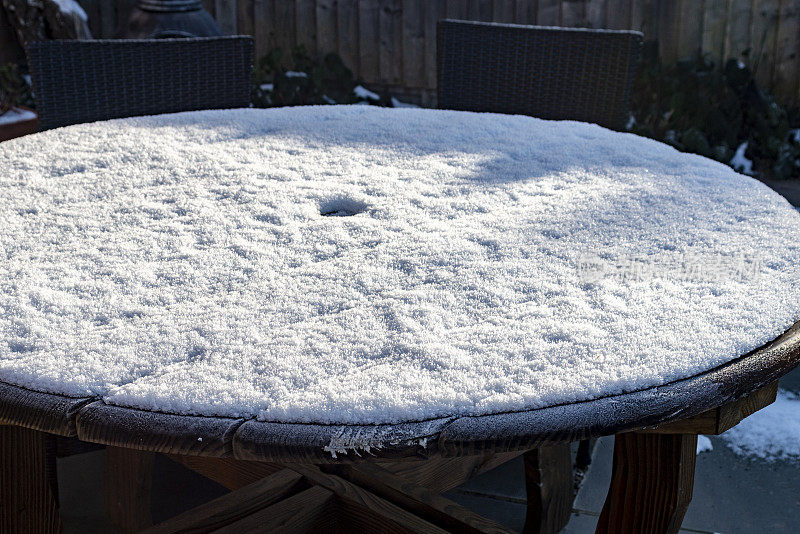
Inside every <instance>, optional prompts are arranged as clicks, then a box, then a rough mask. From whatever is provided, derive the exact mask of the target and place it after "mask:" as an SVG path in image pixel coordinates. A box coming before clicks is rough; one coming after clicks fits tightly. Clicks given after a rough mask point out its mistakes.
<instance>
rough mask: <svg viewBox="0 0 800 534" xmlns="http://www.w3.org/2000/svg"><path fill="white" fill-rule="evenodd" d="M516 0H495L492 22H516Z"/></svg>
mask: <svg viewBox="0 0 800 534" xmlns="http://www.w3.org/2000/svg"><path fill="white" fill-rule="evenodd" d="M515 8H516V6H515V5H514V0H494V3H493V4H492V20H494V21H495V22H506V23H508V22H514V9H515Z"/></svg>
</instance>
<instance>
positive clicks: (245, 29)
mask: <svg viewBox="0 0 800 534" xmlns="http://www.w3.org/2000/svg"><path fill="white" fill-rule="evenodd" d="M236 4H237V10H236V31H237V33H238V34H239V35H253V32H254V30H253V24H254V21H255V18H254V16H253V0H239V1H238V2H236Z"/></svg>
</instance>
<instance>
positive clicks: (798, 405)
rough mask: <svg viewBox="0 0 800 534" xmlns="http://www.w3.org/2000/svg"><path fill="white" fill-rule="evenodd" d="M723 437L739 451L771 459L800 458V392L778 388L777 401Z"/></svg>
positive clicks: (743, 453) (746, 454)
mask: <svg viewBox="0 0 800 534" xmlns="http://www.w3.org/2000/svg"><path fill="white" fill-rule="evenodd" d="M721 437H722V438H723V439H724V440H725V441H726V442H727V444H728V446H729V447H730V448H731V449H733V451H734V452H736V453H737V454H741V455H745V456H754V457H756V458H761V459H763V460H767V461H774V460H800V396H799V395H797V394H795V393H791V392H788V391H783V390H778V398H777V400H776V401H775V402H774V403H773V404H770V405H769V406H767V407H766V408H763V409H762V410H760V411H758V412H756V413H754V414H753V415H751V416H749V417H747V418H746V419H744V420H743V421H742V422H741V423H739V424H738V425H736V426H735V427H733V428H732V429H730V430H728V431H727V432H725V433H724V434H722V435H721Z"/></svg>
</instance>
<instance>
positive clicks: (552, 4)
mask: <svg viewBox="0 0 800 534" xmlns="http://www.w3.org/2000/svg"><path fill="white" fill-rule="evenodd" d="M536 24H539V25H541V26H559V25H560V24H561V2H560V1H559V0H539V12H538V13H537V14H536Z"/></svg>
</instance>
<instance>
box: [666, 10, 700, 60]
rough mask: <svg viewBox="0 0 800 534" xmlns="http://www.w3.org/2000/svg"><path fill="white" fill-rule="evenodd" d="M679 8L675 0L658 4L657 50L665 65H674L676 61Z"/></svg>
mask: <svg viewBox="0 0 800 534" xmlns="http://www.w3.org/2000/svg"><path fill="white" fill-rule="evenodd" d="M692 1H693V0H692ZM679 7H680V4H679V3H678V2H677V1H676V0H675V1H673V0H670V1H668V2H663V1H662V2H659V3H658V18H659V24H658V34H657V37H658V50H659V53H660V54H661V59H662V60H663V61H664V62H665V63H667V64H669V63H674V62H675V61H676V60H677V59H678V35H679V32H680V9H678V8H679Z"/></svg>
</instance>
